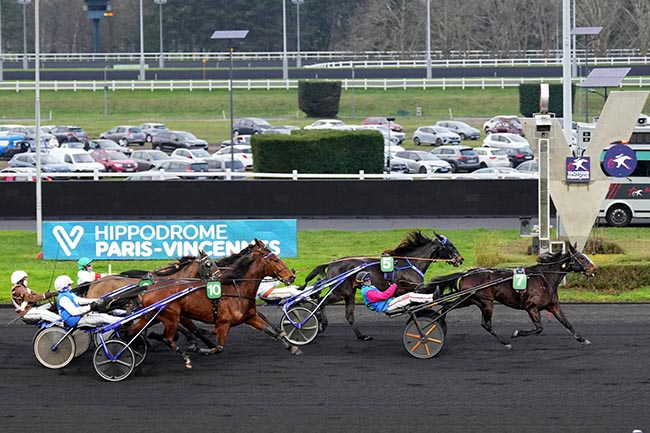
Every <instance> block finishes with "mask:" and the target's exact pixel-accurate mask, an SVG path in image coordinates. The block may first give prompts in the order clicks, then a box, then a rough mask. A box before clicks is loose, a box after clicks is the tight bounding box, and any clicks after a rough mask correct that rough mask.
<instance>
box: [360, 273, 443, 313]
mask: <svg viewBox="0 0 650 433" xmlns="http://www.w3.org/2000/svg"><path fill="white" fill-rule="evenodd" d="M355 279H356V281H357V284H359V285H360V287H361V295H362V296H363V301H364V302H365V303H366V307H368V308H370V309H371V310H372V311H376V312H378V313H386V312H389V313H390V312H391V311H394V310H397V309H399V308H402V307H405V306H407V305H409V304H410V303H412V302H417V303H420V304H421V303H424V302H431V301H432V300H433V294H425V293H413V292H409V293H405V294H403V295H402V296H398V297H396V298H394V297H393V295H394V294H395V290H397V284H395V283H393V284H391V285H390V286H388V288H387V289H386V290H384V291H383V292H382V291H381V290H379V289H378V288H377V287H375V286H373V285H372V280H371V278H370V272H367V271H361V272H359V273H358V274H357V276H356V278H355Z"/></svg>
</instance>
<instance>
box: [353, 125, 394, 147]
mask: <svg viewBox="0 0 650 433" xmlns="http://www.w3.org/2000/svg"><path fill="white" fill-rule="evenodd" d="M358 129H371V130H375V131H379V132H381V134H382V135H383V136H384V144H388V137H390V142H391V143H392V144H402V143H403V142H404V140H406V134H404V133H403V132H395V131H393V130H389V129H388V126H386V125H361V126H359V128H358Z"/></svg>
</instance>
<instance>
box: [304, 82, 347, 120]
mask: <svg viewBox="0 0 650 433" xmlns="http://www.w3.org/2000/svg"><path fill="white" fill-rule="evenodd" d="M340 101H341V82H340V81H300V82H298V107H299V108H300V110H301V111H303V112H304V113H305V114H306V115H307V117H336V115H337V114H338V113H339V102H340Z"/></svg>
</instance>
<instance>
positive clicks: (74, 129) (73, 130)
mask: <svg viewBox="0 0 650 433" xmlns="http://www.w3.org/2000/svg"><path fill="white" fill-rule="evenodd" d="M50 134H52V135H54V136H55V137H56V139H57V140H59V144H60V143H65V142H69V141H81V142H85V141H87V140H88V134H86V131H84V130H83V128H81V127H79V126H54V127H52V129H50Z"/></svg>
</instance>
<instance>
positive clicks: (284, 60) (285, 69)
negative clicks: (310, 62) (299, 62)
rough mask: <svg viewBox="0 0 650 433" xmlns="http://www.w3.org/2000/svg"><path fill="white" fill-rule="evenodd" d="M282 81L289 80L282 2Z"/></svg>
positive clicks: (285, 10) (285, 3)
mask: <svg viewBox="0 0 650 433" xmlns="http://www.w3.org/2000/svg"><path fill="white" fill-rule="evenodd" d="M282 79H283V80H288V79H289V60H288V59H287V2H286V0H282Z"/></svg>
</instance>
